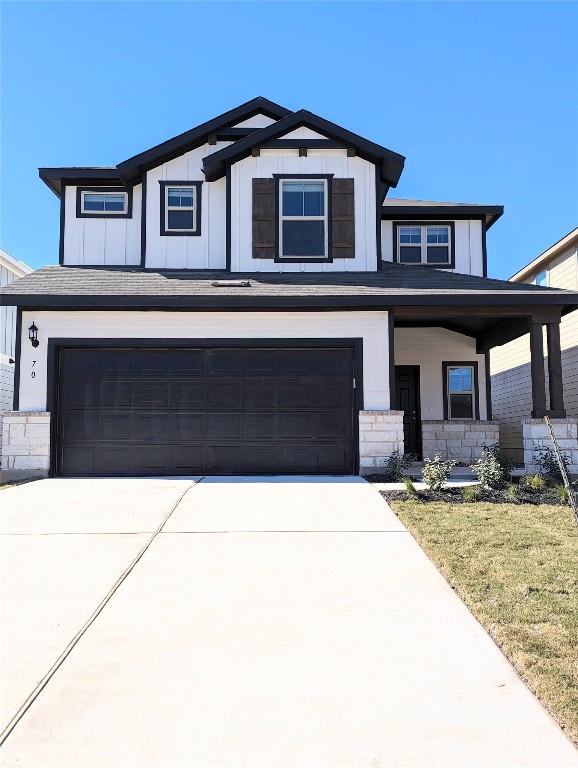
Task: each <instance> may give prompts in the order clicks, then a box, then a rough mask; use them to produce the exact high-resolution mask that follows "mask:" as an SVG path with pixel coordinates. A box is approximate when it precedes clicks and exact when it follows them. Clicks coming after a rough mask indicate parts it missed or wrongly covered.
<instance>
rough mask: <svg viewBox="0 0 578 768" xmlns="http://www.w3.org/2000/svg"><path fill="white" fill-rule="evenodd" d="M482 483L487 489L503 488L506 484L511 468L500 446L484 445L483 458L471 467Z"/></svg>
mask: <svg viewBox="0 0 578 768" xmlns="http://www.w3.org/2000/svg"><path fill="white" fill-rule="evenodd" d="M470 469H471V470H473V472H474V474H475V475H476V476H477V478H478V480H479V481H480V483H481V484H482V485H483V486H485V487H486V488H494V489H498V488H503V487H504V485H505V484H506V481H507V478H508V475H509V473H510V469H511V466H510V464H509V462H507V461H506V460H505V459H504V457H503V455H502V452H501V451H500V446H499V445H498V444H497V443H496V444H495V445H484V446H483V447H482V455H481V457H480V458H479V459H478V460H477V461H476V462H475V464H472V466H471V467H470Z"/></svg>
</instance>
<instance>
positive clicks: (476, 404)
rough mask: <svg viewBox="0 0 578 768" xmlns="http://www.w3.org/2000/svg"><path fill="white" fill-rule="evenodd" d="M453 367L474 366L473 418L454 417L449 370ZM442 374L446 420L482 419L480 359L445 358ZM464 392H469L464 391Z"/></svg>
mask: <svg viewBox="0 0 578 768" xmlns="http://www.w3.org/2000/svg"><path fill="white" fill-rule="evenodd" d="M451 368H472V369H473V372H472V385H473V391H472V393H471V394H472V409H473V413H472V416H471V418H466V417H463V416H460V417H455V418H453V417H452V416H451V406H450V394H459V393H450V382H449V372H450V369H451ZM442 376H443V397H444V403H443V405H444V421H480V385H479V377H478V361H477V360H444V361H443V362H442ZM464 394H469V392H468V393H466V392H465V391H464Z"/></svg>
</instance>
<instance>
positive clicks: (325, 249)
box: [278, 178, 329, 261]
mask: <svg viewBox="0 0 578 768" xmlns="http://www.w3.org/2000/svg"><path fill="white" fill-rule="evenodd" d="M295 183H297V184H319V183H322V184H323V216H285V215H284V214H283V185H284V184H295ZM327 197H328V186H327V179H322V178H319V179H312V178H308V179H279V223H278V226H279V258H281V259H303V261H307V260H308V259H326V258H327V254H328V252H329V232H328V229H329V224H328V220H329V216H328V199H327ZM284 221H322V222H323V223H324V225H325V226H324V230H323V242H324V247H323V255H320V254H315V255H312V256H298V255H292V254H289V253H288V254H285V253H283V222H284Z"/></svg>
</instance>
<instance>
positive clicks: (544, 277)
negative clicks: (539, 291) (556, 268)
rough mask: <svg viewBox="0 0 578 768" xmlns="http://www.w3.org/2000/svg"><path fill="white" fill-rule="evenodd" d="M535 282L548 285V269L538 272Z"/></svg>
mask: <svg viewBox="0 0 578 768" xmlns="http://www.w3.org/2000/svg"><path fill="white" fill-rule="evenodd" d="M534 283H535V284H536V285H544V286H546V287H547V286H548V272H547V270H543V271H542V272H538V274H537V275H536V277H535V278H534Z"/></svg>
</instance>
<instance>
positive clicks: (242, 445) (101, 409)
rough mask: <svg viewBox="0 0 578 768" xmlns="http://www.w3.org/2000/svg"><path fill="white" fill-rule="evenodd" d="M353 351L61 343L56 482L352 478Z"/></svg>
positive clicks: (353, 441) (304, 348)
mask: <svg viewBox="0 0 578 768" xmlns="http://www.w3.org/2000/svg"><path fill="white" fill-rule="evenodd" d="M353 356H354V352H353V348H351V347H345V346H344V347H315V348H309V347H303V348H293V347H292V348H283V347H280V348H269V347H251V348H247V347H218V348H215V347H211V348H194V349H193V348H190V349H189V348H186V349H183V348H178V349H177V348H171V349H156V348H139V349H135V348H122V349H120V348H113V349H103V348H86V349H83V348H62V349H61V350H60V352H59V356H58V390H57V419H56V432H57V434H56V471H57V473H58V474H61V475H77V476H78V475H151V474H154V475H157V474H162V475H166V474H168V475H173V474H174V475H187V474H250V473H253V474H254V473H282V474H291V473H351V472H352V471H354V461H355V451H354V443H355V434H356V426H355V424H356V420H355V418H354V395H355V392H354V389H353V386H354V381H353V363H354V360H353Z"/></svg>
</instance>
